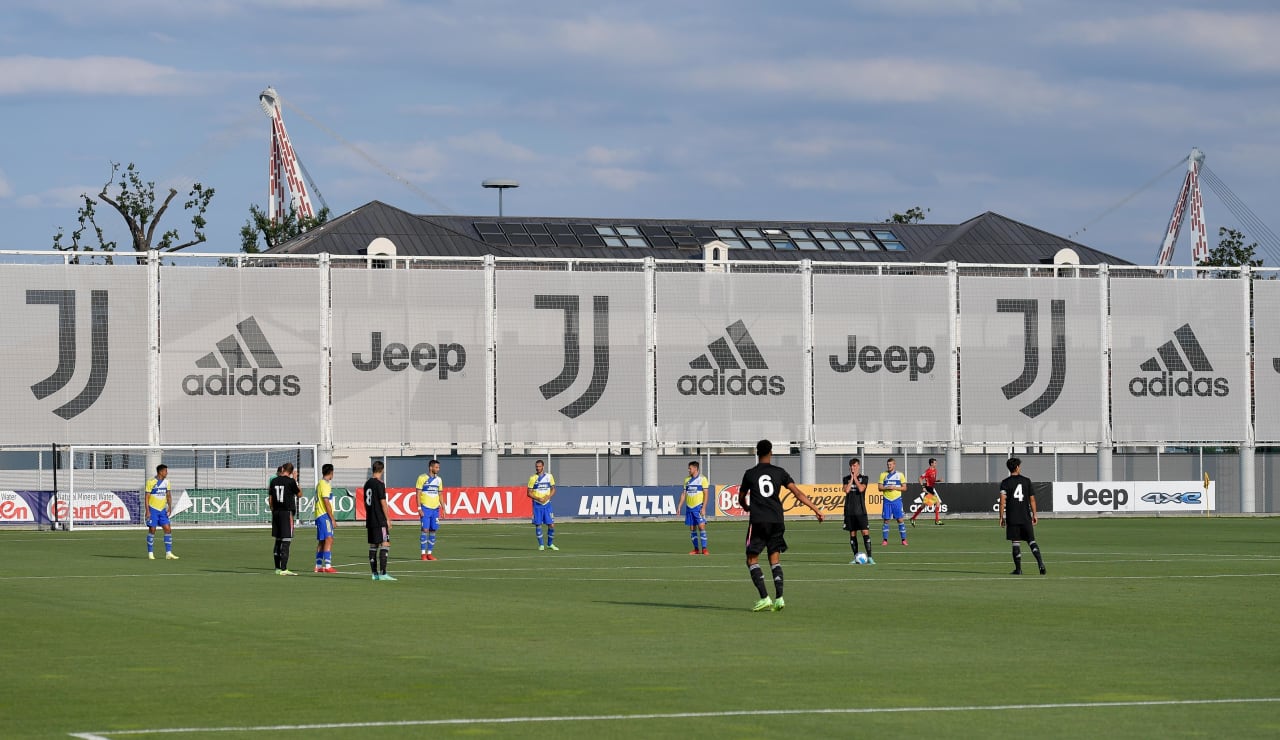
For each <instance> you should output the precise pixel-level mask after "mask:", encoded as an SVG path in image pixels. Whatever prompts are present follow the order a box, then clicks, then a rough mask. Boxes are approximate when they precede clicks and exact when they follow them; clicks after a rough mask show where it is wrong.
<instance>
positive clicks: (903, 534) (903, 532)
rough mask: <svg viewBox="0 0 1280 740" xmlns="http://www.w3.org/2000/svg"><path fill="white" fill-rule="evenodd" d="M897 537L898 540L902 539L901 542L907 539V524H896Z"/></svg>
mask: <svg viewBox="0 0 1280 740" xmlns="http://www.w3.org/2000/svg"><path fill="white" fill-rule="evenodd" d="M898 537H899V539H902V540H906V539H907V523H906V522H898Z"/></svg>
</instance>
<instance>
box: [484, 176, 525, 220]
mask: <svg viewBox="0 0 1280 740" xmlns="http://www.w3.org/2000/svg"><path fill="white" fill-rule="evenodd" d="M480 186H481V187H484V188H489V189H490V190H497V191H498V218H502V191H503V190H510V189H512V188H518V187H520V183H518V182H516V181H515V180H503V179H490V180H485V181H484V182H482V183H480Z"/></svg>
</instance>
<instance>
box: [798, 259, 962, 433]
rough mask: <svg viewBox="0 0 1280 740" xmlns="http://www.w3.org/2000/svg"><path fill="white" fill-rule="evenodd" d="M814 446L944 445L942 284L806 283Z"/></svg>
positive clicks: (896, 278) (895, 279)
mask: <svg viewBox="0 0 1280 740" xmlns="http://www.w3.org/2000/svg"><path fill="white" fill-rule="evenodd" d="M813 312H814V316H813V329H814V331H813V333H814V350H813V357H814V359H813V375H814V378H813V381H814V405H813V408H814V428H815V433H816V435H817V438H818V440H819V441H831V442H838V441H842V442H849V441H857V442H869V441H879V442H890V443H894V442H896V443H902V442H915V441H948V440H950V439H951V421H950V410H951V393H950V383H951V382H952V379H951V377H950V376H951V372H950V359H949V352H950V347H951V344H950V342H951V340H950V337H949V335H948V331H947V317H948V316H950V311H948V310H947V277H946V276H945V275H938V276H915V275H884V276H880V275H815V276H814V277H813Z"/></svg>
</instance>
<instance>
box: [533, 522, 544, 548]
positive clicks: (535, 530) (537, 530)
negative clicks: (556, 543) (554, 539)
mask: <svg viewBox="0 0 1280 740" xmlns="http://www.w3.org/2000/svg"><path fill="white" fill-rule="evenodd" d="M533 534H534V535H535V536H536V537H537V538H538V547H542V525H541V524H535V525H533Z"/></svg>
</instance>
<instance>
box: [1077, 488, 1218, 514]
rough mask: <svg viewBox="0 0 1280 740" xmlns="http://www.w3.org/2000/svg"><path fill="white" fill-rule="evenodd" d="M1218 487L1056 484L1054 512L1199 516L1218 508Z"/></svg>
mask: <svg viewBox="0 0 1280 740" xmlns="http://www.w3.org/2000/svg"><path fill="white" fill-rule="evenodd" d="M1217 492H1218V484H1217V482H1216V481H1209V485H1208V486H1205V484H1204V481H1198V480H1190V481H1187V480H1165V481H1073V482H1058V483H1054V484H1053V510H1054V512H1080V513H1095V514H1096V513H1105V512H1111V513H1118V512H1125V513H1134V512H1154V513H1165V514H1175V513H1178V514H1197V513H1204V512H1205V511H1214V510H1215V509H1216V507H1217Z"/></svg>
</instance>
